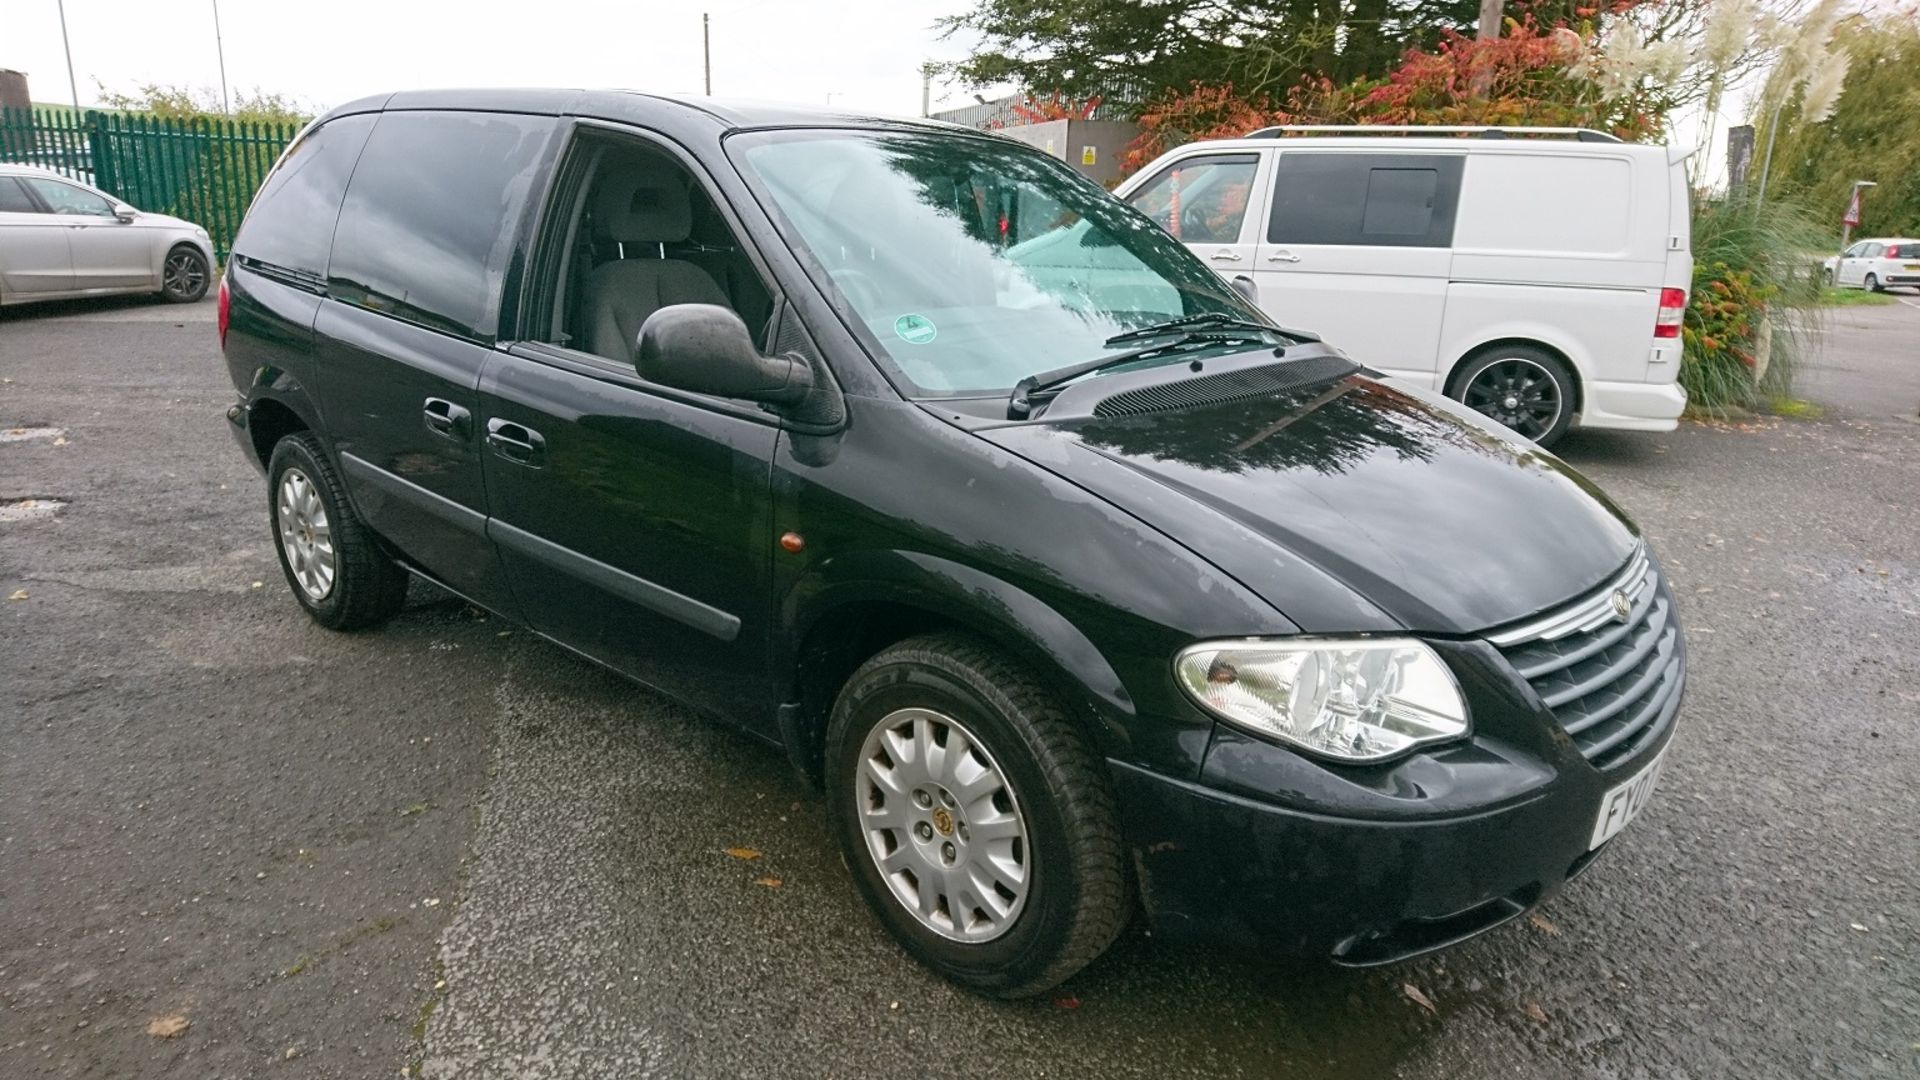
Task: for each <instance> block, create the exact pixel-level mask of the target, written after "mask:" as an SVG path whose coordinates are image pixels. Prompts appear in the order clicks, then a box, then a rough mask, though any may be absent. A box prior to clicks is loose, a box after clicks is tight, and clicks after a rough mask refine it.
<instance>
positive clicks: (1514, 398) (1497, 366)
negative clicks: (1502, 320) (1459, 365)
mask: <svg viewBox="0 0 1920 1080" xmlns="http://www.w3.org/2000/svg"><path fill="white" fill-rule="evenodd" d="M1462 400H1463V401H1465V402H1466V404H1467V406H1468V407H1469V408H1472V409H1476V410H1478V411H1480V412H1482V413H1485V414H1486V415H1488V416H1491V417H1492V418H1494V419H1495V420H1498V421H1499V422H1500V423H1502V424H1505V425H1506V426H1507V427H1510V428H1512V429H1513V430H1515V431H1517V432H1519V433H1520V434H1522V435H1525V436H1526V437H1527V438H1529V439H1538V438H1539V437H1540V436H1542V435H1544V434H1546V433H1547V432H1549V431H1551V430H1553V425H1554V424H1555V423H1557V422H1558V421H1559V419H1560V410H1561V409H1562V408H1564V407H1565V403H1564V402H1563V401H1562V400H1561V395H1560V384H1559V383H1557V382H1555V381H1554V378H1553V376H1552V375H1551V374H1549V373H1548V372H1547V370H1546V369H1545V368H1543V367H1541V366H1540V365H1538V364H1536V363H1534V362H1532V361H1531V360H1520V359H1508V360H1496V361H1494V362H1493V363H1491V364H1488V365H1487V366H1486V367H1485V368H1482V369H1481V370H1480V373H1479V374H1477V375H1475V376H1474V377H1473V381H1472V382H1470V383H1468V384H1467V392H1466V394H1465V396H1464V397H1463V398H1462Z"/></svg>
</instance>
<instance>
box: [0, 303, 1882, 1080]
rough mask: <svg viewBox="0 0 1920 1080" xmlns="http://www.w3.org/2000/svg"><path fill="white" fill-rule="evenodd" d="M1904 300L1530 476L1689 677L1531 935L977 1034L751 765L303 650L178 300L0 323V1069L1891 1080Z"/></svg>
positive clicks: (740, 749)
mask: <svg viewBox="0 0 1920 1080" xmlns="http://www.w3.org/2000/svg"><path fill="white" fill-rule="evenodd" d="M1908 299H1910V300H1912V301H1913V302H1912V303H1911V304H1901V305H1895V306H1892V307H1878V308H1852V309H1845V310H1843V311H1838V312H1835V313H1833V315H1832V316H1831V317H1830V319H1829V320H1828V324H1827V326H1826V328H1825V331H1824V333H1823V334H1822V335H1821V338H1822V340H1823V341H1824V343H1825V346H1826V347H1825V350H1824V354H1823V359H1822V362H1821V364H1820V365H1819V366H1818V367H1817V368H1815V369H1814V370H1811V371H1809V372H1808V373H1807V375H1806V376H1805V377H1804V378H1803V379H1802V382H1801V389H1802V392H1803V393H1804V394H1806V395H1807V396H1809V397H1811V398H1813V399H1814V400H1815V401H1817V402H1820V403H1822V404H1824V405H1826V406H1828V408H1827V409H1826V411H1825V412H1824V414H1823V415H1821V416H1818V417H1815V418H1803V419H1793V420H1784V419H1765V420H1759V421H1754V422H1750V423H1747V424H1734V425H1713V426H1708V425H1700V424H1688V425H1685V426H1683V427H1682V429H1681V430H1680V431H1678V432H1675V433H1673V434H1671V435H1659V436H1644V435H1624V434H1619V435H1610V434H1606V433H1592V434H1576V435H1575V436H1574V437H1573V438H1571V439H1570V440H1569V441H1568V442H1567V443H1566V444H1565V445H1564V447H1563V454H1564V456H1566V457H1567V458H1568V459H1569V460H1571V461H1573V462H1574V463H1575V464H1576V465H1578V466H1579V467H1581V468H1582V469H1584V470H1586V471H1587V472H1589V473H1590V474H1591V475H1592V476H1594V477H1595V478H1596V479H1597V480H1598V481H1600V483H1601V484H1602V485H1603V486H1605V487H1606V488H1607V489H1608V490H1609V491H1610V492H1612V493H1613V494H1614V495H1615V497H1616V498H1618V499H1619V500H1620V501H1621V502H1622V503H1623V504H1624V505H1625V506H1627V507H1628V508H1629V510H1630V511H1631V512H1632V513H1633V514H1634V515H1635V516H1636V517H1637V518H1638V519H1639V520H1640V522H1641V523H1642V525H1643V526H1644V527H1645V528H1646V529H1647V531H1648V533H1649V534H1650V535H1651V536H1652V538H1653V542H1654V544H1655V545H1656V547H1657V548H1658V550H1659V551H1660V552H1661V554H1662V557H1663V559H1664V560H1665V564H1666V566H1667V569H1668V570H1669V572H1670V573H1671V575H1672V577H1673V579H1674V582H1675V585H1676V589H1677V591H1678V594H1679V596H1680V603H1681V607H1682V609H1683V616H1684V618H1685V619H1686V622H1687V626H1688V630H1689V640H1690V643H1691V646H1692V650H1693V653H1692V658H1693V669H1692V679H1691V683H1690V686H1689V690H1688V700H1687V705H1686V707H1685V709H1684V710H1683V712H1682V717H1681V723H1682V728H1681V731H1680V734H1679V736H1678V738H1677V740H1676V743H1675V745H1674V750H1673V753H1672V756H1671V758H1670V761H1669V764H1668V767H1667V770H1666V772H1665V775H1664V777H1663V779H1662V782H1661V784H1662V787H1661V792H1660V795H1659V796H1658V798H1656V800H1655V801H1654V803H1653V804H1652V806H1651V807H1650V808H1649V809H1648V810H1647V811H1646V813H1645V814H1644V815H1642V817H1641V818H1640V819H1639V821H1638V822H1636V823H1635V825H1634V826H1633V827H1632V828H1631V829H1629V830H1628V832H1627V833H1626V834H1625V835H1624V836H1623V837H1622V839H1621V840H1620V841H1619V842H1618V843H1616V844H1615V845H1614V847H1613V849H1611V850H1610V852H1609V854H1608V857H1607V858H1606V859H1605V860H1603V861H1602V863H1601V864H1600V865H1598V866H1596V867H1595V868H1594V870H1593V872H1592V873H1590V874H1588V875H1587V876H1586V877H1584V878H1582V879H1581V880H1580V881H1579V882H1577V883H1575V884H1574V885H1573V886H1571V887H1570V888H1569V889H1568V890H1567V892H1566V893H1565V894H1563V895H1562V896H1560V897H1558V898H1556V899H1555V900H1553V901H1551V902H1550V903H1549V904H1548V905H1546V907H1545V908H1544V909H1543V910H1542V911H1541V913H1540V917H1539V918H1537V919H1534V920H1531V921H1522V922H1520V923H1517V924H1511V925H1509V926H1507V927H1503V928H1501V929H1500V930H1497V931H1495V932H1494V933H1492V934H1489V935H1487V936H1485V937H1483V938H1481V939H1479V940H1477V941H1475V942H1472V943H1469V944H1468V945H1466V946H1463V947H1461V948H1458V949H1455V950H1453V951H1451V952H1449V953H1446V954H1444V955H1442V956H1440V957H1437V958H1432V959H1428V960H1425V961H1420V962H1416V963H1413V964H1408V965H1402V966H1399V967H1396V968H1392V969H1388V970H1384V971H1374V972H1367V973H1350V972H1341V971H1335V970H1328V969H1324V968H1319V967H1313V966H1308V967H1299V966H1291V967H1283V966H1278V965H1275V964H1273V963H1271V962H1267V961H1265V960H1263V959H1262V958H1258V957H1245V956H1224V955H1217V954H1212V953H1204V952H1195V951H1191V950H1180V949H1173V948H1168V947H1162V946H1160V945H1159V943H1157V942H1155V941H1154V940H1153V939H1152V938H1150V937H1148V936H1146V935H1145V934H1144V933H1142V932H1141V931H1139V930H1138V929H1136V930H1135V931H1133V932H1132V933H1130V934H1129V936H1127V937H1126V938H1125V939H1123V940H1122V942H1121V943H1120V944H1119V945H1118V946H1117V947H1116V948H1115V950H1114V951H1113V953H1112V954H1111V955H1109V956H1108V957H1107V958H1105V959H1104V960H1102V961H1101V962H1100V963H1098V964H1096V965H1095V966H1094V967H1093V968H1091V969H1090V970H1088V971H1087V972H1085V973H1083V974H1082V975H1080V976H1077V977H1076V978H1075V979H1074V980H1072V981H1071V982H1070V983H1069V984H1068V985H1067V986H1065V987H1063V988H1062V989H1061V990H1060V991H1059V992H1058V994H1057V995H1055V996H1053V997H1050V998H1049V999H1046V1000H1042V1001H1036V1002H1025V1003H1018V1004H1004V1003H994V1002H987V1001H983V1000H980V999H977V998H974V997H971V996H969V995H966V994H964V993H961V992H958V991H956V990H954V989H952V988H950V987H948V986H947V985H946V984H944V983H942V982H940V981H939V980H937V979H935V978H933V977H931V976H929V975H927V974H926V973H924V972H923V971H921V970H920V969H919V968H917V967H916V966H914V965H913V964H912V963H911V962H909V961H907V960H906V959H905V958H904V957H903V956H902V955H901V954H900V953H899V952H898V950H897V949H896V948H895V947H894V946H893V945H892V944H891V942H890V941H889V939H887V938H886V937H885V935H884V934H883V933H882V932H881V931H880V930H879V928H878V927H877V926H876V925H875V924H874V923H873V921H872V920H871V918H870V917H869V916H867V914H866V913H865V912H864V910H863V909H862V908H861V907H860V906H859V904H858V901H857V899H856V898H855V896H854V894H853V891H852V889H851V887H850V884H849V882H848V881H847V880H846V873H845V870H844V868H843V867H842V866H841V865H840V860H839V857H838V855H837V853H836V852H835V851H834V849H833V847H832V846H831V843H830V840H829V837H828V834H827V829H826V826H825V822H824V820H823V813H822V805H821V802H820V799H819V797H818V796H816V795H815V794H813V793H811V792H809V791H806V790H804V789H803V788H801V787H800V786H799V785H798V784H797V783H795V782H794V781H793V780H792V779H791V778H790V776H789V773H788V771H787V767H786V765H785V762H784V759H783V758H782V757H781V756H780V755H779V754H778V753H777V752H775V751H772V750H769V749H767V748H765V747H763V746H761V745H759V744H757V743H755V742H752V741H750V740H748V739H746V738H744V737H741V736H738V735H735V734H733V733H731V732H729V731H727V730H725V729H722V728H719V727H716V726H713V725H711V724H708V723H706V722H704V721H702V720H700V719H698V718H696V717H694V716H692V715H690V714H688V713H687V712H686V711H685V710H683V709H681V708H679V707H678V706H676V705H674V704H672V703H669V702H666V701H664V700H662V699H660V698H658V697H655V696H653V695H651V694H649V693H647V692H645V691H642V690H638V689H636V688H634V687H632V686H631V685H629V684H626V683H624V682H622V681H621V680H619V679H618V678H616V677H614V676H611V675H608V674H606V673H604V672H601V671H599V670H597V669H594V668H591V667H589V666H587V665H585V664H583V663H581V662H579V661H577V660H575V659H573V658H572V657H571V656H570V655H568V654H565V653H563V652H561V651H560V650H559V649H556V648H553V647H550V646H547V645H544V644H542V643H540V642H539V641H537V640H534V639H532V638H530V637H529V636H528V635H526V634H524V633H518V632H515V631H514V630H513V629H512V628H511V627H510V626H508V625H505V624H503V623H502V622H501V621H500V620H498V619H494V618H490V617H486V616H483V615H480V614H478V613H476V612H473V611H471V610H470V609H468V608H467V607H466V606H465V605H464V604H462V603H460V602H458V601H455V600H453V599H451V598H448V597H446V596H445V595H444V594H439V593H436V592H435V591H433V590H431V589H428V588H425V587H416V588H415V591H414V596H413V600H412V603H411V604H410V606H409V609H408V610H407V612H406V613H404V614H403V616H402V617H401V618H399V619H398V620H396V621H395V622H394V623H393V624H391V625H390V626H388V627H385V628H383V629H381V630H379V631H376V632H372V633H367V634H358V635H336V634H330V633H327V632H325V631H322V630H320V629H318V628H316V627H314V626H312V625H311V624H310V623H309V622H308V621H307V620H306V618H305V617H304V616H302V615H301V614H300V613H299V611H298V609H297V607H296V606H295V605H294V603H293V601H292V600H291V599H290V598H289V597H287V596H286V595H285V593H284V589H285V585H284V583H283V582H282V581H281V579H280V576H279V573H278V571H277V569H276V567H275V566H274V563H273V558H272V552H271V548H270V547H269V543H270V541H269V538H268V534H267V529H266V517H265V503H264V492H263V485H262V483H261V481H260V479H259V478H258V476H257V474H256V473H255V472H254V471H253V470H252V469H251V467H250V466H248V465H247V464H246V463H245V462H244V461H243V460H242V459H241V456H240V454H239V453H238V452H237V451H236V450H235V448H234V447H233V446H232V444H231V441H230V440H229V439H228V437H227V435H226V433H225V431H224V426H225V423H224V421H223V420H222V419H221V416H220V413H221V411H222V410H223V409H224V407H225V405H226V404H227V402H228V401H229V400H230V398H231V391H230V389H229V388H228V387H227V384H226V376H225V374H224V370H223V369H222V367H221V365H220V363H219V360H218V356H217V350H216V349H215V347H214V345H213V340H212V338H213V335H212V327H211V320H212V313H211V305H210V304H202V305H196V306H194V307H191V308H185V309H182V308H173V307H164V306H153V305H146V304H133V303H94V304H83V305H52V306H48V307H45V308H42V309H35V310H30V311H9V312H6V313H0V378H4V379H6V380H7V381H6V382H4V383H0V428H6V429H11V428H14V427H44V428H50V429H57V430H56V431H55V432H53V433H40V434H36V435H35V437H29V438H20V439H15V440H11V441H4V442H0V504H8V503H11V504H12V505H13V506H14V507H15V509H14V510H13V511H11V512H9V513H0V596H11V595H15V594H16V593H17V592H24V593H25V598H24V599H15V600H0V679H3V680H4V682H3V683H0V687H3V689H0V693H3V694H4V695H5V697H4V698H3V699H0V700H3V701H4V704H3V705H0V1076H5V1077H9V1078H12V1077H39V1076H142V1077H149V1076H194V1077H227V1076H234V1077H239V1076H248V1077H251V1076H262V1075H274V1076H287V1077H365V1076H393V1075H396V1074H398V1073H400V1072H402V1071H409V1072H411V1071H416V1070H417V1071H418V1072H420V1073H424V1075H426V1076H429V1077H455V1076H458V1077H463V1078H465V1077H530V1078H543V1077H599V1076H605V1077H632V1076H643V1075H662V1076H674V1077H697V1076H716V1077H718V1076H868V1075H875V1074H880V1073H893V1074H908V1075H937V1076H956V1077H963V1076H996V1077H1010V1076H1083V1075H1100V1076H1110V1077H1121V1076H1142V1077H1146V1076H1153V1077H1169V1076H1255V1077H1258V1076H1274V1075H1283V1074H1284V1075H1289V1076H1296V1077H1381V1076H1399V1077H1407V1078H1416V1077H1417V1078H1421V1080H1428V1078H1431V1077H1433V1076H1446V1077H1463V1078H1481V1077H1486V1078H1493V1077H1537V1076H1554V1077H1568V1078H1615V1077H1622V1078H1625V1077H1659V1078H1663V1080H1665V1078H1683V1077H1691V1078H1708V1077H1725V1076H1741V1077H1793V1078H1800V1077H1856V1076H1857V1077H1881V1076H1889V1077H1891V1076H1915V1075H1920V890H1917V889H1916V876H1917V875H1916V867H1920V841H1916V839H1915V830H1914V827H1913V824H1914V821H1915V819H1916V810H1917V809H1920V796H1916V794H1915V788H1914V785H1913V782H1912V777H1913V776H1914V775H1915V774H1916V771H1920V725H1916V722H1915V718H1916V716H1920V558H1916V554H1917V553H1916V547H1917V546H1920V544H1917V542H1916V541H1917V538H1920V498H1916V493H1920V421H1916V419H1915V412H1916V410H1920V346H1916V344H1915V342H1916V341H1917V340H1920V310H1916V306H1920V299H1915V298H1908ZM27 498H33V499H36V500H47V499H58V500H64V501H65V505H64V506H60V507H50V506H49V505H48V504H45V503H38V502H37V503H36V506H35V507H26V508H21V507H20V505H19V504H18V502H17V500H22V499H27ZM256 582H257V583H260V584H259V585H258V587H256V585H255V583H256ZM727 847H750V848H754V849H757V850H758V851H760V852H762V853H763V854H762V855H761V856H760V857H759V858H758V859H755V860H752V861H742V860H738V859H734V858H731V857H729V856H728V855H726V854H724V853H723V851H722V849H724V848H727ZM776 880H777V882H778V884H773V882H774V881H776ZM1276 914H1277V915H1283V914H1284V913H1276ZM1409 987H1411V988H1413V989H1414V990H1416V991H1417V992H1418V994H1419V995H1420V996H1421V997H1424V998H1425V999H1426V1000H1427V1001H1429V1002H1430V1003H1431V1005H1432V1009H1431V1010H1429V1009H1427V1008H1425V1007H1423V1006H1422V1005H1421V1004H1419V1003H1418V1002H1417V1001H1416V1000H1415V998H1414V996H1413V995H1411V994H1410V993H1409V991H1408V988H1409ZM178 1021H184V1022H185V1024H186V1025H187V1026H186V1027H185V1028H184V1029H183V1030H180V1031H179V1032H178V1033H177V1034H175V1035H173V1036H172V1037H162V1036H161V1035H159V1034H154V1033H150V1032H153V1031H156V1030H158V1031H166V1030H168V1026H167V1024H168V1022H175V1023H176V1025H177V1022H178ZM156 1022H160V1024H161V1025H162V1026H160V1027H159V1028H157V1029H156V1028H154V1027H152V1025H154V1024H155V1023H156Z"/></svg>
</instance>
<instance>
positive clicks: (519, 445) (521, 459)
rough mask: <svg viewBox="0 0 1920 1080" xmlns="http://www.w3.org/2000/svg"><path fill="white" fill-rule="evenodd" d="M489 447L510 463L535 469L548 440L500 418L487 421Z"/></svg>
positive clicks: (535, 432) (522, 426)
mask: <svg viewBox="0 0 1920 1080" xmlns="http://www.w3.org/2000/svg"><path fill="white" fill-rule="evenodd" d="M487 445H488V446H491V447H493V452H494V453H496V454H498V455H500V456H501V457H503V458H506V459H507V460H508V461H511V462H514V463H516V464H519V465H526V466H529V467H531V468H535V469H537V468H539V467H540V459H541V458H542V457H543V456H545V454H546V450H547V440H546V439H544V438H542V437H541V436H540V433H539V432H537V431H535V430H533V429H532V428H530V427H527V426H526V425H524V424H516V423H514V422H513V421H511V420H503V419H501V418H500V417H498V416H496V417H494V418H492V419H490V420H488V421H487Z"/></svg>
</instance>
